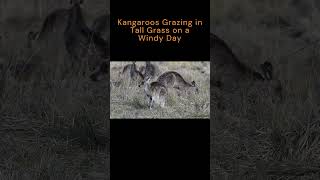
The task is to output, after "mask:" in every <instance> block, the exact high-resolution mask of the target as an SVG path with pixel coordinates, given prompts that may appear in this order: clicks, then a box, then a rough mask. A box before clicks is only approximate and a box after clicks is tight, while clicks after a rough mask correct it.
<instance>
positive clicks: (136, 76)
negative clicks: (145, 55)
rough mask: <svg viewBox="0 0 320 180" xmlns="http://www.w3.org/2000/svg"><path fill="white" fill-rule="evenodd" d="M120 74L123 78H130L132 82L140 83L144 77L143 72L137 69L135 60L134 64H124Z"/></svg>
mask: <svg viewBox="0 0 320 180" xmlns="http://www.w3.org/2000/svg"><path fill="white" fill-rule="evenodd" d="M119 75H120V78H121V79H122V80H124V79H129V82H130V84H132V83H133V82H137V83H138V84H140V83H141V82H142V81H143V79H144V76H143V74H142V73H141V72H140V71H138V70H137V67H136V62H135V61H134V62H133V63H132V64H128V65H126V66H124V67H123V70H122V71H121V72H120V73H119Z"/></svg>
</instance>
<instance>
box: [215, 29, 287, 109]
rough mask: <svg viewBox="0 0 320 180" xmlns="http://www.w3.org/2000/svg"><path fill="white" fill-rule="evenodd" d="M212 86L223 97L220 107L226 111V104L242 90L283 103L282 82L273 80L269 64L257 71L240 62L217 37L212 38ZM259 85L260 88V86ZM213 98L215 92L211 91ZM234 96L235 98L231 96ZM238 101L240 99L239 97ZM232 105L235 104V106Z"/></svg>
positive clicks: (266, 63)
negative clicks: (254, 90) (254, 89)
mask: <svg viewBox="0 0 320 180" xmlns="http://www.w3.org/2000/svg"><path fill="white" fill-rule="evenodd" d="M210 45H211V47H210V49H211V55H210V61H211V63H210V84H211V87H216V88H218V90H221V91H217V92H221V93H218V94H220V95H219V97H218V99H219V100H218V101H219V102H218V106H220V107H224V106H225V105H224V104H225V102H227V101H228V99H230V97H231V95H232V94H234V95H236V94H237V92H239V90H240V89H241V88H245V89H250V88H251V87H257V88H258V89H259V92H257V93H258V94H257V96H260V97H261V96H262V95H265V94H264V92H265V90H266V95H268V96H271V98H272V101H276V102H279V100H280V101H281V99H282V87H281V82H280V81H279V80H278V79H274V77H273V66H272V64H271V63H270V62H268V61H266V62H264V63H263V64H261V65H260V66H259V68H260V69H259V71H261V72H258V71H255V70H253V69H251V68H249V67H247V66H246V65H245V64H243V63H242V62H240V61H239V59H238V58H237V56H236V55H235V54H234V53H233V51H232V50H231V48H229V47H228V45H227V44H226V43H225V42H224V41H223V40H222V39H220V38H219V37H218V36H216V35H214V34H212V33H211V34H210ZM256 85H258V86H256ZM210 92H211V95H210V97H211V98H213V97H214V95H213V93H215V91H213V89H212V90H211V91H210ZM230 93H231V94H230ZM237 97H238V96H237ZM231 104H232V103H231Z"/></svg>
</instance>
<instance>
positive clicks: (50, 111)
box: [0, 0, 109, 180]
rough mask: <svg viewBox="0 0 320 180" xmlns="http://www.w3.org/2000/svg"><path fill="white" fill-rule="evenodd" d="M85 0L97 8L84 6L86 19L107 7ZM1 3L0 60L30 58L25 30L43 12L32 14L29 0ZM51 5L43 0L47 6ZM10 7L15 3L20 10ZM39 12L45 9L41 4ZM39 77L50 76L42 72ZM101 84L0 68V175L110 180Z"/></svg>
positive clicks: (12, 179) (11, 179)
mask: <svg viewBox="0 0 320 180" xmlns="http://www.w3.org/2000/svg"><path fill="white" fill-rule="evenodd" d="M38 2H39V1H38ZM41 2H43V1H41ZM48 2H49V1H48ZM86 2H87V3H89V4H90V3H91V6H92V7H96V8H94V9H93V10H92V11H90V9H87V10H88V11H89V13H88V14H89V15H92V16H89V17H88V18H89V19H90V18H93V17H96V16H98V15H100V14H99V13H98V12H102V11H103V7H106V4H105V1H99V0H97V1H86ZM5 3H7V4H5ZM99 3H100V5H99ZM101 3H102V4H101ZM0 4H1V3H0ZM30 4H31V5H30ZM1 5H2V6H1V10H0V16H1V18H0V36H2V37H3V38H2V39H0V61H1V63H3V62H11V64H12V65H14V64H15V62H21V61H26V60H28V58H29V57H30V54H31V52H30V50H29V49H27V48H26V35H27V33H28V31H30V30H33V29H34V28H37V27H39V26H40V25H41V23H42V21H41V20H42V19H43V18H44V17H42V18H40V17H38V16H37V14H36V16H35V15H34V14H33V13H38V11H37V12H34V11H32V9H31V10H30V8H29V6H32V2H28V3H27V2H26V3H25V4H24V3H23V2H22V3H21V2H20V1H19V2H18V1H12V2H11V1H3V3H2V4H1ZM13 5H18V6H15V7H14V6H13ZM42 5H44V4H42ZM56 5H59V4H56ZM60 5H61V4H60ZM97 5H99V6H98V7H97ZM89 6H90V5H89ZM6 7H8V9H6ZM55 7H56V6H50V5H48V8H49V9H48V11H51V10H53V9H54V8H55ZM12 8H15V9H16V10H18V11H19V8H20V10H21V11H19V12H21V14H16V12H17V11H11V9H12ZM2 9H6V10H4V11H2ZM12 12H15V14H12ZM32 12H33V13H32ZM42 13H43V15H45V14H46V10H45V7H43V8H42ZM101 14H102V13H101ZM59 46H60V45H58V47H59ZM47 56H50V57H51V58H52V59H56V60H57V59H59V58H62V59H63V58H65V59H67V58H68V57H63V56H62V55H58V54H54V53H48V54H47ZM37 58H40V59H38V60H43V59H46V57H37ZM37 58H35V59H37ZM32 61H36V60H34V59H33V60H32ZM25 75H26V74H22V75H18V77H21V76H25ZM41 76H42V77H49V76H51V75H49V72H46V71H44V72H42V73H41ZM22 79H24V78H22ZM105 89H106V87H105V86H102V85H98V84H96V83H91V82H90V81H89V80H88V79H86V78H83V77H78V76H74V77H70V78H69V79H64V80H59V79H57V78H55V77H50V78H34V77H33V78H31V79H29V80H27V81H25V80H22V81H18V80H17V79H16V78H14V77H13V76H12V74H11V73H9V72H3V71H1V70H0V144H1V145H0V153H1V154H2V155H1V157H0V179H1V180H2V179H3V180H19V179H23V180H34V179H56V180H67V179H88V180H89V179H92V180H96V179H98V180H100V179H109V164H108V163H109V149H108V147H109V145H108V144H109V139H108V138H109V134H108V132H109V125H108V122H107V121H106V120H107V118H108V117H109V110H108V109H106V108H105V107H108V106H109V104H108V100H107V99H108V96H109V95H108V94H107V93H105Z"/></svg>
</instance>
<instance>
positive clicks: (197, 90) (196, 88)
mask: <svg viewBox="0 0 320 180" xmlns="http://www.w3.org/2000/svg"><path fill="white" fill-rule="evenodd" d="M191 85H192V87H193V88H194V91H195V92H196V93H197V94H198V93H199V89H198V86H197V85H196V82H195V81H192V82H191Z"/></svg>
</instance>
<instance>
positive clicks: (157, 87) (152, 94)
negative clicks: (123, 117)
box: [139, 77, 168, 109]
mask: <svg viewBox="0 0 320 180" xmlns="http://www.w3.org/2000/svg"><path fill="white" fill-rule="evenodd" d="M142 85H143V86H144V93H145V95H146V97H147V99H148V106H149V109H152V107H153V106H154V104H158V105H159V106H160V107H161V108H164V106H165V103H166V96H167V94H168V91H167V88H166V87H165V86H164V85H163V84H161V83H160V82H157V81H155V82H151V77H148V78H146V79H145V80H144V81H142V83H141V84H139V87H141V86H142Z"/></svg>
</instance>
